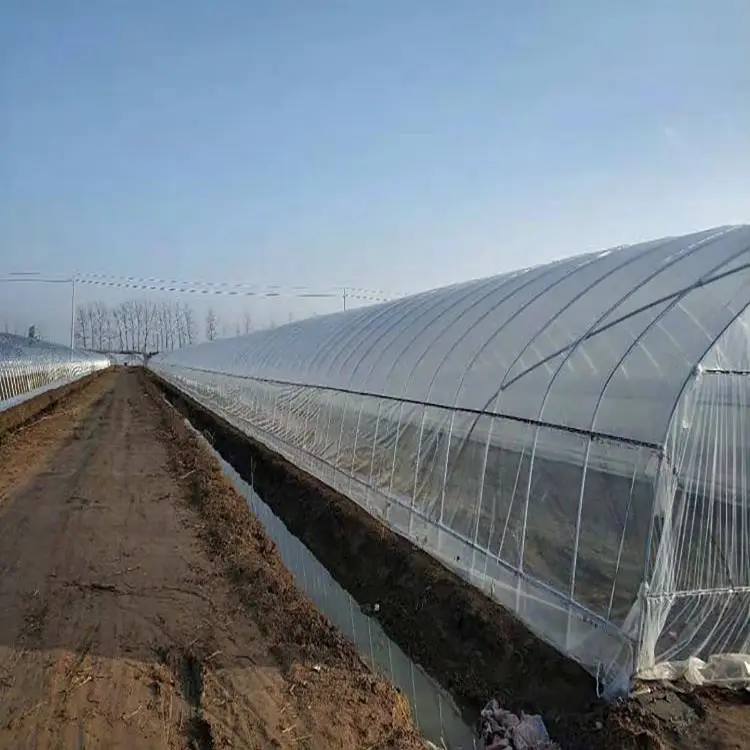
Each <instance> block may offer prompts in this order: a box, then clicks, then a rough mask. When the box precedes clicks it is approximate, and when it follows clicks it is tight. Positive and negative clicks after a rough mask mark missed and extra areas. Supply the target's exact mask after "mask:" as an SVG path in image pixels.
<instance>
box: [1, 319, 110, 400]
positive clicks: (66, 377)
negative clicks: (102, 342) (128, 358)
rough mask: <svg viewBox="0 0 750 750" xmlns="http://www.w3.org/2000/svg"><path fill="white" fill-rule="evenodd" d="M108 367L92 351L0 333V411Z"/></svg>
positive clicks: (107, 360)
mask: <svg viewBox="0 0 750 750" xmlns="http://www.w3.org/2000/svg"><path fill="white" fill-rule="evenodd" d="M109 365H110V361H109V359H108V358H107V357H105V356H104V355H102V354H97V353H96V352H89V351H84V350H81V349H70V348H69V347H67V346H60V345H59V344H52V343H50V342H48V341H40V340H39V339H32V338H26V337H24V336H16V335H14V334H11V333H0V409H5V408H8V407H9V406H12V405H14V404H17V403H18V402H19V401H22V400H24V399H26V398H29V397H31V396H34V395H36V394H38V393H39V392H40V391H41V390H43V389H46V388H54V387H57V386H60V385H64V384H65V383H69V382H71V381H73V380H77V379H78V378H81V377H83V376H84V375H89V374H91V373H92V372H95V371H96V370H101V369H103V368H105V367H109Z"/></svg>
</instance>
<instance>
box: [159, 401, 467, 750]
mask: <svg viewBox="0 0 750 750" xmlns="http://www.w3.org/2000/svg"><path fill="white" fill-rule="evenodd" d="M168 403H169V401H168ZM170 405H172V404H171V403H170ZM185 424H186V425H187V426H188V427H189V428H190V429H191V430H192V431H193V432H194V433H196V434H197V435H198V436H199V438H200V440H201V442H202V444H203V445H204V447H205V448H206V449H207V450H208V451H209V452H210V453H211V454H212V455H214V456H215V457H216V459H217V460H218V462H219V465H220V467H221V471H222V473H223V474H224V476H225V477H226V478H227V479H228V480H229V481H230V482H231V483H232V485H233V486H234V488H235V489H236V490H237V491H238V492H239V494H240V495H241V496H242V497H243V498H244V499H245V501H246V502H247V504H248V506H249V507H250V510H251V511H252V513H253V514H254V515H255V517H256V518H257V519H258V520H259V521H260V522H261V523H262V524H263V527H264V529H265V531H266V534H268V536H269V537H270V538H271V539H272V540H273V541H274V542H275V543H276V546H277V551H278V554H279V557H280V558H281V560H282V562H283V563H284V565H285V566H286V568H287V569H288V570H289V571H290V572H291V574H292V575H293V576H294V579H295V581H296V583H297V586H299V588H300V589H301V590H302V591H304V592H305V594H306V595H307V596H308V597H309V598H310V600H311V601H312V602H313V604H315V606H316V607H317V608H318V609H319V610H320V611H321V612H322V613H323V614H325V615H326V616H327V617H328V619H329V620H330V621H331V623H332V624H333V625H335V626H336V627H337V628H338V629H339V630H340V631H341V632H342V633H343V634H344V636H345V637H346V638H347V639H348V640H349V641H350V642H351V643H352V644H353V645H354V646H355V647H356V649H357V651H358V652H359V654H360V656H361V657H362V659H363V660H364V661H365V663H366V664H367V665H368V666H369V667H370V669H372V670H373V671H374V672H376V673H378V674H379V675H381V676H382V677H384V678H385V679H387V680H388V681H390V682H391V683H392V684H393V685H394V686H395V687H396V688H397V689H398V690H400V691H401V692H402V693H403V694H404V695H405V696H406V698H407V699H408V701H409V705H410V707H411V711H412V717H413V719H414V723H415V725H416V726H417V728H418V730H419V731H420V733H421V734H422V736H423V737H424V738H425V739H426V740H429V741H430V742H431V743H433V744H434V745H435V746H436V747H438V748H441V749H443V748H444V749H445V750H478V748H479V747H480V744H479V740H478V737H477V735H476V734H475V733H474V732H473V731H472V729H471V728H470V724H469V720H468V719H467V718H466V717H465V716H464V715H463V714H462V712H461V711H460V709H459V708H458V706H457V705H456V703H455V701H454V700H453V699H452V698H451V696H450V695H449V693H448V692H447V691H446V690H444V689H443V688H442V687H441V686H440V685H439V684H438V683H437V682H436V681H435V680H434V679H433V678H432V677H430V675H428V674H427V673H426V672H425V670H424V669H422V667H420V666H419V665H418V664H417V663H416V662H414V661H413V660H412V659H410V658H409V657H408V656H407V655H406V654H405V653H404V651H403V650H402V649H401V648H400V647H399V646H398V645H397V644H396V643H395V642H394V641H392V640H391V639H390V638H389V637H388V636H387V635H386V633H385V631H384V630H383V627H382V625H381V624H380V623H379V622H378V620H377V619H375V618H374V617H371V616H370V615H369V614H368V613H370V612H373V613H377V612H379V611H380V604H379V603H378V602H358V601H357V600H356V599H355V598H354V597H353V596H352V595H351V594H350V593H349V592H348V591H346V589H344V587H343V586H341V584H340V583H339V582H338V581H337V580H336V579H335V578H334V577H333V575H332V574H331V573H330V571H329V570H328V569H327V568H326V567H325V566H324V565H323V564H322V563H321V562H320V561H319V560H318V558H317V557H316V556H315V555H314V554H313V553H312V552H311V551H310V550H309V549H308V547H307V546H306V545H305V544H304V543H303V542H301V541H300V540H299V539H298V538H297V537H296V536H295V535H294V534H293V533H292V532H291V531H289V529H288V528H287V527H286V526H285V524H284V522H283V521H282V520H281V519H280V518H279V517H278V516H277V515H276V514H275V513H274V512H273V511H272V510H271V508H270V507H269V506H268V505H267V504H266V503H265V502H264V501H263V500H262V498H261V497H260V496H259V495H258V493H257V492H256V491H255V490H254V489H253V488H252V487H251V485H250V484H249V483H248V482H246V481H245V480H244V479H243V478H242V477H241V476H240V474H239V473H238V472H237V471H236V470H235V469H234V467H233V466H232V465H231V464H230V463H229V462H228V461H226V460H225V459H224V457H223V456H222V455H221V454H220V453H219V452H218V451H217V450H216V449H215V448H214V447H213V446H212V445H211V443H210V442H209V441H208V440H207V439H206V437H205V436H204V435H203V434H202V433H201V432H200V431H199V430H198V429H196V427H195V426H194V425H193V424H191V422H190V420H188V419H185Z"/></svg>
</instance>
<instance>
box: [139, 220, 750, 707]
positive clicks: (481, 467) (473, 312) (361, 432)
mask: <svg viewBox="0 0 750 750" xmlns="http://www.w3.org/2000/svg"><path fill="white" fill-rule="evenodd" d="M748 304H750V227H722V228H718V229H713V230H709V231H704V232H699V233H697V234H693V235H688V236H685V237H679V238H666V239H662V240H658V241H653V242H647V243H644V244H641V245H636V246H629V247H624V248H617V249H614V250H611V251H606V252H599V253H592V254H589V255H584V256H580V257H576V258H572V259H569V260H565V261H559V262H556V263H552V264H550V265H546V266H540V267H537V268H531V269H525V270H523V271H519V272H517V273H512V274H508V275H504V276H498V277H494V278H491V279H483V280H479V281H473V282H470V283H465V284H460V285H457V286H452V287H448V288H445V289H439V290H436V291H432V292H427V293H424V294H419V295H415V296H413V297H408V298H404V299H401V300H398V301H395V302H390V303H386V304H383V305H378V306H375V307H370V308H365V309H358V310H354V311H350V312H346V313H338V314H335V315H330V316H326V317H320V318H313V319H310V320H305V321H301V322H299V323H295V324H290V325H288V326H283V327H281V328H278V329H274V330H271V331H262V332H257V333H254V334H250V335H248V336H244V337H239V338H236V339H227V340H223V341H218V342H213V343H211V344H204V345H200V346H195V347H190V348H187V349H183V350H180V351H178V352H174V353H172V354H169V355H166V356H162V357H157V358H155V359H154V360H152V362H151V366H152V367H153V369H154V370H155V371H157V372H158V373H159V374H161V375H162V376H163V377H165V378H166V379H168V380H170V381H171V382H172V383H174V384H175V385H176V386H177V387H179V388H180V389H182V390H184V391H185V392H186V393H188V394H190V395H192V396H193V397H194V398H196V400H198V401H199V402H200V403H202V404H204V405H205V406H207V407H208V408H210V409H212V410H214V411H215V412H216V413H218V414H220V415H221V416H223V417H225V418H226V419H227V420H229V421H230V422H232V423H233V424H235V425H236V426H237V427H239V428H240V429H242V430H243V431H245V432H246V433H247V434H248V435H250V436H251V437H253V438H256V439H258V440H260V441H262V442H264V443H265V444H266V445H268V446H269V447H270V448H272V449H273V450H275V451H277V452H279V453H280V454H282V455H284V456H286V457H287V458H288V459H290V460H291V461H293V462H294V463H296V464H297V465H299V466H300V467H301V468H303V469H305V470H306V471H308V472H309V473H310V474H312V475H314V476H316V477H318V478H319V479H321V480H323V481H324V482H326V483H328V484H329V485H331V486H333V487H334V488H335V489H337V490H339V491H340V492H342V493H343V494H345V495H347V496H348V497H350V498H351V499H352V500H354V501H355V502H357V503H359V504H360V505H361V506H362V507H363V508H365V509H366V510H367V511H368V512H370V513H371V514H373V515H374V516H377V517H378V518H381V519H382V520H383V521H384V522H385V523H386V524H387V525H388V526H390V527H391V528H392V529H394V530H395V531H397V532H398V533H400V534H402V535H404V536H406V537H407V538H409V539H410V540H411V541H413V542H414V543H415V544H416V545H418V546H420V547H422V548H423V549H425V550H426V551H428V552H429V553H430V554H432V555H433V556H434V557H435V558H437V559H438V560H440V561H441V562H442V563H444V564H445V565H446V566H448V567H450V568H451V569H453V570H455V571H456V572H457V573H458V574H459V575H461V576H463V578H465V579H466V580H467V581H469V582H471V583H472V584H473V585H475V586H477V587H478V588H479V589H481V590H482V591H484V592H485V593H486V594H487V595H488V596H490V597H492V598H493V599H495V600H496V601H498V602H499V603H500V604H502V605H503V606H504V607H506V608H507V609H509V610H511V611H512V612H514V613H516V615H517V616H518V617H519V618H520V619H521V620H522V621H524V622H525V623H526V624H527V625H528V626H529V627H530V628H531V629H532V630H533V631H534V632H536V633H537V634H538V635H539V636H540V637H541V638H543V639H544V640H546V641H548V642H549V643H551V644H553V645H554V646H555V647H556V648H558V649H559V650H560V651H562V652H563V653H565V654H567V655H568V656H570V657H571V658H573V659H575V660H576V661H577V662H579V663H580V664H582V665H583V666H584V667H585V668H586V669H588V670H589V671H590V672H591V673H593V674H595V675H596V676H597V677H598V679H599V680H600V681H601V682H602V683H603V685H604V686H605V687H606V688H607V689H608V690H609V691H610V692H612V693H615V692H622V691H624V690H626V689H627V688H628V687H629V685H630V683H631V681H632V678H633V677H634V676H636V675H641V676H648V675H650V674H655V673H656V672H655V670H656V671H658V669H660V668H662V667H664V668H669V669H672V670H674V669H679V665H680V664H687V663H688V662H689V660H690V659H700V660H702V661H704V662H708V661H709V659H710V657H712V656H716V655H727V654H739V655H740V656H739V657H737V658H738V659H740V661H742V660H743V659H746V656H744V655H747V654H748V651H749V650H750V649H749V648H748V646H749V645H750V644H749V643H748V642H749V641H750V518H749V517H748V498H747V485H748V461H749V460H750V459H749V458H748V456H747V447H748V426H749V425H748V424H746V421H747V419H748V418H747V415H746V412H747V409H746V403H745V402H746V398H747V386H748V374H749V373H750V356H749V355H748V347H749V344H750V338H749V334H748V322H749V321H750V317H748V316H747V315H746V314H745V310H746V308H747V307H748ZM735 661H736V660H735ZM735 661H732V660H731V659H729V660H726V659H725V660H724V663H735ZM690 663H691V664H693V665H694V662H690ZM713 663H714V664H715V663H716V661H715V660H714V662H713ZM712 674H714V673H712ZM722 674H723V675H724V676H723V677H722V678H721V679H724V680H732V679H735V678H736V670H735V671H730V673H726V674H725V673H723V672H722ZM712 679H713V680H714V681H715V680H717V679H719V677H717V676H716V675H715V674H714V678H712ZM737 679H738V680H739V678H737Z"/></svg>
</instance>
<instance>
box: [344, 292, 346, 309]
mask: <svg viewBox="0 0 750 750" xmlns="http://www.w3.org/2000/svg"><path fill="white" fill-rule="evenodd" d="M344 312H346V287H344Z"/></svg>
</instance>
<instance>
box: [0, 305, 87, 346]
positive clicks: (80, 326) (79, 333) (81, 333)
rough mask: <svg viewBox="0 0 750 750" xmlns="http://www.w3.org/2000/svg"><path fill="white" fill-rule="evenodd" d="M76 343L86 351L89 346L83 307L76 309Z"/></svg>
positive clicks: (79, 306)
mask: <svg viewBox="0 0 750 750" xmlns="http://www.w3.org/2000/svg"><path fill="white" fill-rule="evenodd" d="M5 327H6V332H7V327H8V325H7V323H6V326H5ZM75 341H76V344H77V345H78V346H82V347H83V348H84V349H85V348H86V347H87V346H88V345H89V341H90V339H89V329H88V317H87V315H86V310H85V308H84V307H83V306H82V305H78V307H77V308H76V325H75Z"/></svg>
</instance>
